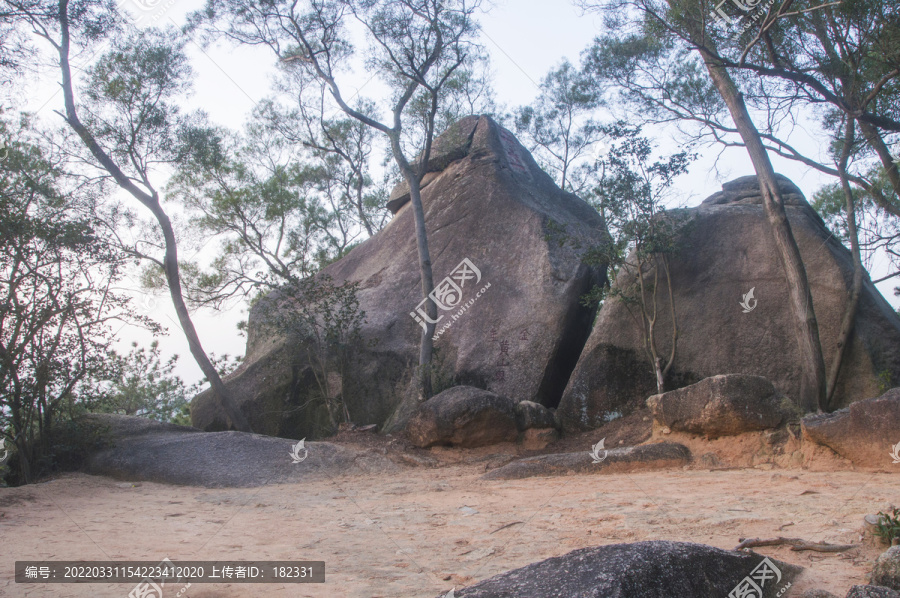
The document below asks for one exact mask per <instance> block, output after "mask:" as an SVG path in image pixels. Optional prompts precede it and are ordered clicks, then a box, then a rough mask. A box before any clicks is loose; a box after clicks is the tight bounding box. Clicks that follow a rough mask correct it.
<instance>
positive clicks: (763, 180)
mask: <svg viewBox="0 0 900 598" xmlns="http://www.w3.org/2000/svg"><path fill="white" fill-rule="evenodd" d="M698 51H699V52H700V55H701V56H702V57H703V60H704V62H705V64H706V68H707V71H708V72H709V76H710V78H711V79H712V82H713V84H714V85H715V86H716V89H717V90H718V92H719V94H720V95H721V96H722V99H723V100H724V101H725V104H726V105H727V106H728V110H729V112H730V113H731V118H732V120H733V121H734V124H735V126H736V127H737V130H738V132H739V133H740V135H741V138H742V139H743V141H744V145H745V146H746V148H747V153H748V154H749V155H750V159H751V160H752V162H753V167H754V168H755V170H756V174H757V177H758V178H759V187H760V192H761V193H762V197H763V206H764V208H765V211H766V217H767V218H768V220H769V225H770V226H771V229H772V234H773V236H774V238H775V247H776V249H777V250H778V256H779V258H780V260H781V264H782V266H783V268H784V273H785V277H786V278H787V283H788V292H789V294H790V306H791V311H792V312H793V314H794V318H795V320H796V323H797V341H798V345H799V349H800V353H799V354H800V360H801V363H802V364H803V365H802V370H801V382H800V397H799V404H800V406H801V407H802V408H803V409H805V410H806V411H813V410H821V409H822V408H823V407H824V405H825V392H826V387H825V361H824V359H823V357H822V345H821V343H820V341H819V325H818V322H817V321H816V315H815V311H814V310H813V303H812V294H811V293H810V290H809V281H808V280H807V277H806V268H805V267H804V265H803V259H802V258H801V256H800V249H799V248H798V247H797V242H796V240H795V239H794V235H793V233H792V232H791V225H790V223H789V222H788V219H787V214H786V213H785V210H784V200H783V198H782V197H781V192H780V191H779V189H778V181H777V180H776V178H775V170H774V169H773V168H772V163H771V162H770V161H769V156H768V154H767V153H766V149H765V147H764V146H763V143H762V140H761V138H760V136H759V131H757V129H756V126H755V125H754V124H753V120H752V119H751V118H750V114H749V112H748V111H747V106H746V104H745V103H744V98H743V96H742V95H741V93H740V92H739V91H738V89H737V86H736V85H735V84H734V81H733V80H732V79H731V76H730V75H729V74H728V71H727V70H726V68H725V67H724V66H722V65H721V63H719V62H718V61H717V60H716V59H715V57H714V56H713V55H712V54H710V53H709V52H708V51H706V50H705V49H704V48H702V47H701V48H699V49H698Z"/></svg>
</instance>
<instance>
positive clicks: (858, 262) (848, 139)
mask: <svg viewBox="0 0 900 598" xmlns="http://www.w3.org/2000/svg"><path fill="white" fill-rule="evenodd" d="M854 137H855V134H854V122H853V119H851V118H848V119H847V125H846V132H845V135H844V147H843V150H842V151H841V159H840V162H839V163H838V174H839V175H840V179H841V190H842V191H843V192H844V199H845V201H846V209H847V233H848V235H849V236H850V253H851V254H852V255H853V282H852V284H851V286H850V298H849V301H848V302H847V308H846V309H845V310H844V317H843V320H842V321H841V332H840V334H839V335H838V341H837V347H836V348H835V351H834V357H833V358H832V361H831V371H830V372H829V375H828V387H827V390H826V394H825V409H826V411H833V410H834V409H835V405H834V390H835V387H836V386H837V381H838V377H839V376H840V373H841V365H842V363H843V360H844V355H846V353H847V345H849V344H850V335H851V334H852V333H853V326H854V324H855V323H856V311H857V308H858V306H859V296H860V293H861V291H862V285H863V276H864V272H865V268H863V264H862V256H861V253H860V250H859V236H858V233H857V230H856V202H855V201H854V199H853V190H852V189H851V188H850V180H849V178H848V176H847V163H848V161H849V159H850V146H851V144H852V143H853V140H854Z"/></svg>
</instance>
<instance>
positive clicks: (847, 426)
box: [800, 388, 900, 471]
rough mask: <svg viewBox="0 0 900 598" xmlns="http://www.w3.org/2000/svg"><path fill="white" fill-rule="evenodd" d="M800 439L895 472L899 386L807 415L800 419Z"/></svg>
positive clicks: (899, 433) (899, 425) (899, 437)
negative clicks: (835, 407)
mask: <svg viewBox="0 0 900 598" xmlns="http://www.w3.org/2000/svg"><path fill="white" fill-rule="evenodd" d="M800 425H801V429H802V433H803V439H804V440H806V441H811V442H815V443H816V444H821V445H823V446H827V447H828V448H830V449H831V450H833V451H834V452H836V453H837V454H838V455H840V456H841V457H844V458H845V459H849V460H850V461H852V462H853V463H854V464H856V465H860V466H862V467H869V468H878V469H882V470H889V471H895V470H896V469H895V468H897V467H900V465H896V464H895V463H894V461H897V460H900V455H898V458H897V459H895V458H894V457H893V455H892V453H900V450H896V449H894V446H895V445H896V444H897V443H900V388H893V389H891V390H889V391H887V392H886V393H884V394H883V395H881V396H880V397H877V398H874V399H867V400H865V401H857V402H856V403H853V404H852V405H850V407H848V408H845V409H840V410H838V411H835V412H834V413H825V414H821V415H809V416H807V417H804V418H803V419H802V420H801V422H800Z"/></svg>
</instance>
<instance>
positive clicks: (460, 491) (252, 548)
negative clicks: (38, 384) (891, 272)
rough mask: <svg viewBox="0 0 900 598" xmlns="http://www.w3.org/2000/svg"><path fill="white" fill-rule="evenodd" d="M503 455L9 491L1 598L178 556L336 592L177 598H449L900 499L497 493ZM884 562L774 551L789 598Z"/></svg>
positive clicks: (846, 519)
mask: <svg viewBox="0 0 900 598" xmlns="http://www.w3.org/2000/svg"><path fill="white" fill-rule="evenodd" d="M673 436H674V435H673ZM607 446H608V447H609V446H610V443H607ZM692 449H694V451H695V455H697V447H692ZM493 450H494V451H500V452H502V451H504V450H506V451H507V452H509V450H510V449H509V447H506V448H504V447H499V448H495V449H493ZM514 450H515V449H513V451H514ZM423 453H424V451H423ZM488 453H490V451H482V452H481V453H480V454H481V456H480V457H479V458H478V459H474V460H475V461H476V462H475V463H472V462H470V463H469V464H465V465H462V464H452V463H448V461H449V460H448V459H446V458H445V457H446V456H448V455H449V451H448V450H447V449H442V450H437V451H432V452H431V455H432V456H434V457H436V458H438V459H439V460H441V461H443V462H444V465H443V466H441V467H437V468H424V467H422V468H414V469H410V470H407V471H404V472H403V473H402V474H399V475H394V476H386V475H355V476H344V477H337V478H333V479H327V480H322V481H318V482H313V483H305V484H290V485H279V486H266V487H263V488H254V489H222V490H209V489H203V488H193V487H176V486H166V485H160V484H153V483H139V484H134V485H132V484H130V483H123V482H118V481H115V480H111V479H107V478H101V477H92V476H87V475H83V474H68V475H64V476H62V477H60V478H58V479H54V480H51V481H49V482H46V483H41V484H35V485H32V486H28V487H22V488H13V489H0V552H2V555H3V559H2V563H3V566H2V571H0V595H2V596H61V597H62V596H91V597H97V598H100V597H106V596H115V597H118V598H125V596H126V595H127V594H128V592H129V591H130V589H131V587H133V586H129V585H126V584H112V585H110V584H80V585H56V584H54V585H26V584H16V583H14V581H13V561H14V560H17V559H19V560H25V559H54V560H74V559H83V560H88V559H97V560H109V559H129V560H161V559H162V558H164V557H169V558H170V559H173V560H188V559H197V560H218V559H234V560H241V559H242V560H324V561H325V562H326V572H327V581H326V583H325V584H317V585H313V584H302V585H301V584H296V585H289V584H285V585H281V584H267V585H237V584H233V585H225V584H194V585H193V586H192V587H190V588H187V589H186V591H185V590H184V588H182V587H180V586H176V587H167V588H166V594H165V595H166V597H167V598H168V597H170V596H176V595H179V594H178V592H179V591H182V593H181V594H180V596H182V597H185V598H213V597H239V596H240V597H246V596H276V597H277V596H285V597H289V596H290V597H293V596H309V597H322V598H326V597H327V598H341V597H350V598H374V597H384V598H387V597H403V598H409V597H419V596H422V597H434V596H438V595H439V594H440V593H442V592H447V591H448V590H450V589H451V588H453V587H454V586H455V587H458V588H459V587H463V586H466V585H469V584H471V583H473V582H475V581H477V580H480V579H484V578H487V577H490V576H492V575H496V574H497V573H501V572H503V571H507V570H509V569H513V568H516V567H521V566H523V565H526V564H528V563H533V562H535V561H539V560H542V559H545V558H548V557H551V556H557V555H561V554H564V553H566V552H569V551H571V550H574V549H577V548H582V547H586V546H596V545H601V544H611V543H618V542H635V541H639V540H655V539H667V540H680V541H693V542H701V543H704V544H710V545H712V546H718V547H721V548H729V549H730V548H733V547H734V546H735V545H736V544H737V543H738V541H739V538H743V537H773V536H790V537H797V538H803V539H807V540H812V541H826V542H832V543H857V542H859V541H860V533H861V529H862V518H863V516H864V515H865V514H866V513H873V512H876V511H878V510H883V509H886V508H887V507H888V505H889V503H890V502H892V501H893V502H900V501H898V500H897V499H898V492H897V488H898V486H897V477H896V474H891V473H862V472H852V471H810V470H808V469H801V468H799V467H796V468H792V469H775V468H773V467H774V466H773V465H772V464H765V463H764V464H760V465H758V466H757V467H755V468H744V469H719V470H705V469H698V468H696V467H697V465H694V466H692V467H691V468H687V469H684V470H675V471H665V472H645V473H632V474H619V475H581V476H569V477H561V478H533V479H527V480H517V481H500V482H496V481H495V482H487V481H483V480H480V479H479V477H480V475H481V474H483V473H484V471H485V469H486V468H487V467H488V466H493V465H495V464H494V463H492V461H493V459H491V458H490V457H488V456H487V455H488ZM488 464H490V465H488ZM898 467H900V466H898ZM828 469H831V468H828ZM880 550H881V549H879V548H876V547H874V546H872V545H871V543H869V542H863V543H862V544H861V545H860V547H859V548H856V549H853V550H851V551H849V552H846V553H841V554H823V553H815V552H792V551H791V550H790V549H789V548H787V547H774V548H761V549H758V552H760V553H762V554H766V555H769V556H772V557H775V558H778V559H781V560H785V561H789V562H791V563H795V564H798V565H802V566H803V567H805V568H806V573H805V574H804V577H803V578H802V580H801V583H800V584H798V585H796V586H795V587H794V588H793V589H792V591H791V592H790V593H789V594H788V595H799V594H800V593H801V591H802V590H804V589H807V588H811V587H818V588H822V589H825V590H829V591H831V592H833V593H835V594H837V595H838V596H841V597H843V596H844V594H845V593H846V591H847V589H848V588H849V587H850V586H851V585H853V584H857V583H865V580H866V575H867V573H868V571H869V570H870V567H871V563H872V561H873V560H874V559H875V558H876V557H877V555H878V554H879V552H880ZM170 585H171V584H170Z"/></svg>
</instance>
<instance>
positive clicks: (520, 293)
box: [191, 117, 607, 439]
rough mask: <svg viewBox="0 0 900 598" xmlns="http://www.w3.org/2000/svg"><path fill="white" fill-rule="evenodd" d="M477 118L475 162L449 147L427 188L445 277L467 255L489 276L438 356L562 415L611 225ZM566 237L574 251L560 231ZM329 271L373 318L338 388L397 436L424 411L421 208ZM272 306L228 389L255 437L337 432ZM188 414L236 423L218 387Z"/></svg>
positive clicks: (438, 263)
mask: <svg viewBox="0 0 900 598" xmlns="http://www.w3.org/2000/svg"><path fill="white" fill-rule="evenodd" d="M476 121H477V124H476V126H475V129H474V133H473V134H472V136H471V143H470V144H469V145H468V149H466V153H465V156H463V157H461V158H458V159H455V160H454V159H451V158H456V157H458V155H459V152H456V150H453V151H449V150H448V151H447V153H446V154H441V152H440V151H439V152H438V154H440V155H445V159H443V160H438V161H437V162H435V168H437V167H439V166H440V167H442V168H443V170H441V171H440V172H438V173H437V176H436V177H435V178H434V179H433V180H432V181H431V183H430V184H429V185H428V186H427V187H426V188H425V189H424V190H423V193H422V202H423V207H424V209H425V220H426V226H427V228H428V235H429V238H428V242H429V246H430V249H431V258H432V262H433V271H434V280H435V282H436V283H437V284H440V283H441V282H442V281H444V280H445V278H447V277H450V276H451V274H453V273H454V272H456V271H457V270H456V269H457V267H458V266H459V265H460V264H462V263H463V260H464V259H468V260H470V261H471V263H472V264H473V265H474V266H475V267H476V268H477V269H478V270H479V272H480V280H476V279H468V280H467V281H466V282H465V285H464V286H463V287H462V289H461V290H462V298H461V300H460V301H459V302H458V303H456V304H455V307H453V308H452V309H450V310H447V311H443V310H439V315H440V316H441V319H440V321H439V323H438V331H439V336H438V337H437V340H436V341H435V347H436V348H437V350H438V353H439V356H440V359H441V360H442V363H443V364H444V365H443V366H442V367H443V368H444V369H445V374H446V375H447V376H448V377H449V376H452V377H454V378H455V381H456V383H457V384H465V385H471V386H477V387H480V388H486V389H488V390H491V391H493V392H496V393H497V394H500V395H503V396H508V397H510V398H513V399H514V400H516V401H521V400H529V401H534V402H537V403H540V404H542V405H545V406H549V407H553V406H555V405H556V404H557V403H558V402H559V398H560V396H561V395H562V391H563V389H564V387H565V384H566V381H567V380H568V377H569V374H570V372H571V370H572V368H573V367H574V365H575V362H576V361H577V359H578V354H579V352H580V350H581V347H582V346H583V345H584V342H585V340H586V339H587V336H588V334H589V333H590V323H591V321H592V319H593V313H592V312H591V310H590V309H587V308H584V307H583V306H581V305H580V303H579V299H580V297H581V296H582V295H583V294H584V293H586V292H587V291H588V290H589V289H591V288H592V287H593V285H594V284H595V283H598V282H602V281H603V279H604V278H603V277H604V274H603V269H600V268H594V267H590V266H587V265H585V264H584V262H583V256H584V254H585V252H586V251H587V250H588V248H589V247H591V246H594V245H597V244H599V243H602V242H604V241H605V239H606V235H607V233H606V228H605V225H604V223H603V220H602V218H601V217H600V215H599V214H597V212H596V211H595V210H594V209H593V208H591V207H590V206H589V205H588V204H587V203H585V202H584V201H582V200H581V199H579V198H578V197H576V196H574V195H572V194H570V193H566V192H564V191H562V190H560V189H559V188H558V187H557V186H556V185H555V184H554V182H553V180H552V179H551V178H550V176H549V175H547V174H546V173H544V172H543V171H542V170H541V169H540V168H539V167H538V165H537V163H536V162H535V161H534V159H533V158H532V157H531V155H530V154H529V153H528V151H527V150H526V149H525V148H524V147H523V146H522V145H521V144H519V142H518V141H516V139H515V138H514V137H513V136H512V134H511V133H510V132H509V131H507V130H505V129H503V128H502V127H500V126H499V125H498V124H497V123H496V122H494V121H493V120H491V119H490V118H488V117H476ZM466 122H470V121H466ZM467 126H468V125H467ZM462 128H463V129H464V128H465V127H462ZM454 135H455V134H451V137H453V136H454ZM463 137H465V135H463ZM442 144H443V140H441V141H440V142H439V143H438V148H439V149H440V147H441V145H442ZM464 145H465V144H464ZM448 147H451V149H452V148H454V147H458V144H457V143H455V142H454V143H449V142H448ZM454 152H456V153H454ZM437 159H438V158H437V154H436V157H435V160H437ZM559 230H564V231H565V236H566V237H567V239H566V240H565V242H560V241H561V239H560V238H559V236H558V235H557V236H556V237H554V236H553V234H551V233H554V231H559ZM322 274H323V275H328V276H330V277H331V278H332V280H334V281H335V282H336V283H342V282H344V281H351V282H358V283H359V284H360V291H359V294H358V295H359V301H360V307H361V309H362V310H363V311H365V313H366V319H367V322H366V323H365V325H364V326H363V329H362V337H363V338H362V343H360V344H359V345H358V347H359V350H358V354H357V357H356V358H355V361H354V363H353V366H352V367H351V368H348V370H347V371H346V372H345V375H344V376H343V377H342V376H340V375H339V373H338V372H336V371H334V372H331V374H330V376H331V380H332V382H333V384H332V387H333V388H340V389H341V390H342V393H343V396H344V398H345V400H346V403H347V406H348V409H349V412H350V418H351V419H352V420H353V422H354V423H356V424H360V425H364V424H378V426H379V430H381V431H384V432H387V433H390V432H393V431H397V430H400V429H402V427H403V426H404V425H405V424H406V421H407V419H408V418H409V416H410V415H411V413H412V412H413V410H414V409H415V408H416V407H417V403H416V398H415V393H414V392H411V390H410V389H411V385H410V380H411V379H412V378H413V375H414V372H415V370H416V367H417V364H418V353H419V340H420V336H421V333H422V328H421V327H420V326H419V324H417V323H416V321H415V320H414V319H413V318H412V317H411V316H410V313H411V312H415V311H416V308H417V306H418V305H419V304H420V303H421V302H422V301H423V300H424V299H425V298H424V297H423V296H422V291H421V288H422V287H421V283H420V270H419V264H418V250H417V247H416V239H415V226H414V222H413V213H412V206H411V205H410V204H409V203H407V204H406V205H404V206H402V207H400V208H399V211H398V212H397V214H396V215H395V216H394V218H393V219H392V220H391V221H390V222H389V223H388V225H387V226H386V227H385V228H384V229H383V230H382V231H380V232H379V233H378V234H376V235H375V236H374V237H373V238H371V239H368V240H367V241H365V242H363V243H362V244H360V245H359V246H358V247H356V248H354V249H353V250H352V251H351V252H350V253H349V254H348V255H347V256H345V257H344V258H343V259H341V260H339V261H337V262H335V263H333V264H330V265H329V266H327V267H326V268H324V269H323V272H322ZM487 285H490V286H489V287H488V286H487ZM482 289H484V292H483V293H481V294H480V295H477V294H478V293H480V292H481V291H482ZM476 295H477V299H476ZM451 298H452V299H454V300H455V299H456V298H457V297H455V296H454V297H451ZM451 298H448V303H449V302H450V301H449V299H451ZM267 301H269V299H262V300H261V301H259V302H258V303H257V304H255V305H254V307H253V308H251V310H250V314H249V320H248V332H247V351H246V357H245V358H244V360H243V362H242V364H241V366H240V367H239V368H238V369H237V370H236V371H235V372H234V373H232V374H231V375H230V376H228V377H227V379H226V380H225V383H226V385H227V386H228V388H229V389H230V390H231V392H232V393H233V394H234V396H235V397H236V400H237V401H238V402H239V403H240V405H241V409H242V411H243V412H244V414H245V415H246V416H247V418H248V419H249V421H250V422H251V425H252V426H253V430H254V431H255V432H258V433H263V434H268V435H272V436H285V437H292V438H303V437H307V438H309V439H314V438H322V437H324V436H326V435H327V434H328V433H329V432H330V429H329V425H330V424H329V422H328V418H327V417H326V414H325V412H324V409H323V407H322V406H321V401H319V400H315V398H316V389H317V388H318V386H317V384H316V378H315V375H314V372H313V369H312V368H311V366H310V359H309V353H308V350H307V349H308V345H307V343H306V342H305V341H298V340H289V339H286V338H284V336H283V335H282V334H281V333H280V332H278V331H277V330H272V328H271V326H269V327H267V326H266V325H265V321H264V320H265V318H264V314H265V308H266V306H267V305H270V303H267ZM454 318H456V319H454ZM447 325H449V326H450V327H449V328H446V329H444V327H445V326H447ZM442 329H443V331H442V332H440V331H441V330H442ZM191 418H192V420H191V421H192V423H193V425H195V426H196V427H198V428H202V429H204V430H208V431H219V430H225V429H227V428H228V426H227V422H226V419H225V417H224V415H223V413H222V412H221V409H220V407H219V405H218V402H217V401H215V400H214V397H213V396H212V394H211V393H210V392H209V391H207V392H204V393H201V394H200V395H199V396H197V397H196V398H195V399H194V401H193V402H192V405H191Z"/></svg>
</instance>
